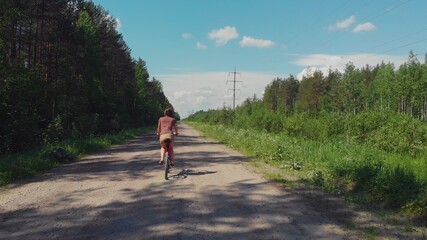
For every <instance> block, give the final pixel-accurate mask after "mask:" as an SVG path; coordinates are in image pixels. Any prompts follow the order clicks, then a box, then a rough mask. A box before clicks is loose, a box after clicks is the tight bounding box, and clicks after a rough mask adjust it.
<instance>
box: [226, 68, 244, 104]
mask: <svg viewBox="0 0 427 240" xmlns="http://www.w3.org/2000/svg"><path fill="white" fill-rule="evenodd" d="M230 74H233V80H232V81H231V80H228V81H227V82H226V84H227V83H228V82H233V88H232V89H228V90H232V91H233V111H234V110H235V109H236V90H240V89H236V82H242V81H236V75H237V74H240V73H239V72H236V67H234V71H233V72H229V73H228V76H230Z"/></svg>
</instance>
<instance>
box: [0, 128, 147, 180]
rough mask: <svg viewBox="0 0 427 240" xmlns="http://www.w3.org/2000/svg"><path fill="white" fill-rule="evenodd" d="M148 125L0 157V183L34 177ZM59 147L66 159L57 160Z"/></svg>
mask: <svg viewBox="0 0 427 240" xmlns="http://www.w3.org/2000/svg"><path fill="white" fill-rule="evenodd" d="M150 129H151V128H137V129H128V130H124V131H122V132H119V133H116V134H109V135H103V136H99V137H92V138H85V139H73V140H67V141H62V142H57V143H52V144H48V145H46V146H43V147H41V148H38V149H34V150H32V151H29V152H25V153H21V154H12V155H8V156H1V157H0V186H3V185H6V184H9V183H12V182H14V181H17V180H20V179H24V178H28V177H32V176H35V175H37V174H39V173H41V172H43V171H45V170H48V169H51V168H53V167H55V166H58V165H61V164H63V163H64V162H68V161H73V160H77V159H79V158H82V157H83V156H85V155H86V154H88V153H92V152H97V151H100V150H104V149H107V148H109V147H111V146H112V145H115V144H120V143H123V142H125V141H126V140H128V139H132V138H135V137H136V136H138V135H140V134H142V133H144V132H148V131H149V130H150ZM58 150H60V151H61V153H62V155H64V156H66V158H67V159H60V158H58V156H55V153H56V152H57V151H58Z"/></svg>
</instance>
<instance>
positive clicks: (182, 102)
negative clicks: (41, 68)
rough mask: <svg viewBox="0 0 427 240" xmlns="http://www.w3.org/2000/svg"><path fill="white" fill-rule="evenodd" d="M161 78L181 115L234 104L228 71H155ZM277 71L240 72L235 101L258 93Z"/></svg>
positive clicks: (261, 91) (241, 100)
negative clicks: (173, 72)
mask: <svg viewBox="0 0 427 240" xmlns="http://www.w3.org/2000/svg"><path fill="white" fill-rule="evenodd" d="M155 77H156V79H159V80H160V81H161V82H162V85H163V90H164V92H165V95H166V96H167V97H168V99H169V101H170V102H171V104H172V105H173V106H174V108H175V110H176V111H177V112H178V113H179V114H180V116H181V117H183V118H184V117H187V116H188V115H189V114H191V113H192V112H195V111H199V110H208V109H217V108H221V107H223V106H226V107H232V104H233V99H232V96H233V93H232V91H229V89H230V88H232V86H231V85H230V84H231V83H230V82H228V84H226V82H227V80H232V76H229V72H192V73H184V74H164V75H156V76H155ZM276 77H278V75H274V74H269V73H257V72H244V71H242V72H241V74H240V76H238V79H237V80H239V81H242V82H239V83H236V88H238V89H240V90H239V91H236V104H240V103H242V102H243V101H244V100H245V99H247V98H248V97H252V96H253V95H254V94H256V95H257V96H258V97H261V96H262V93H263V91H264V89H265V87H266V86H267V84H269V83H270V82H271V81H273V79H274V78H276Z"/></svg>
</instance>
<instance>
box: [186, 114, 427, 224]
mask: <svg viewBox="0 0 427 240" xmlns="http://www.w3.org/2000/svg"><path fill="white" fill-rule="evenodd" d="M186 123H187V124H190V125H191V126H193V127H195V128H196V129H198V130H200V131H201V132H203V134H205V135H206V136H209V137H212V138H214V139H216V140H218V141H220V142H223V143H225V144H227V145H228V146H230V147H232V148H234V149H236V150H238V151H240V152H242V153H244V154H246V155H248V156H250V157H252V158H254V159H255V160H254V161H255V162H256V161H261V162H264V163H267V164H269V165H271V166H274V167H275V168H277V169H281V171H283V172H285V173H286V174H290V175H292V176H295V177H298V178H299V179H300V180H298V181H307V182H309V183H310V184H313V185H316V186H318V187H320V188H322V189H324V190H326V191H327V192H331V193H334V194H339V195H343V196H344V197H346V199H347V200H349V201H351V202H353V203H356V204H358V205H360V206H364V207H366V208H371V209H376V210H378V209H385V210H386V211H391V212H394V213H398V214H400V215H403V216H405V217H411V218H413V219H417V221H418V222H421V223H424V224H426V223H427V160H426V159H427V153H422V154H418V155H416V156H410V155H405V154H398V153H388V152H385V151H383V150H379V149H377V148H375V147H374V146H371V145H362V144H354V143H353V144H349V143H347V141H345V140H340V139H330V140H328V141H314V140H306V139H302V138H295V137H288V136H286V135H285V134H281V133H279V134H273V133H267V132H265V131H258V130H244V129H232V128H227V127H224V126H223V125H216V126H213V125H208V124H201V123H194V122H186ZM255 165H257V164H255ZM258 165H259V164H258ZM267 178H269V179H272V180H274V181H277V182H283V183H286V185H290V183H289V180H280V179H281V176H280V173H277V172H275V173H270V174H267Z"/></svg>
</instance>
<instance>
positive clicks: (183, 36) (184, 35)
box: [181, 33, 193, 39]
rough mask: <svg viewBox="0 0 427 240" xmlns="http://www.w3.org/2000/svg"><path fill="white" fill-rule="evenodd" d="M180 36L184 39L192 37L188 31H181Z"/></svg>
mask: <svg viewBox="0 0 427 240" xmlns="http://www.w3.org/2000/svg"><path fill="white" fill-rule="evenodd" d="M181 37H182V38H184V39H190V38H192V37H193V35H191V34H190V33H183V34H182V35H181Z"/></svg>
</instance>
